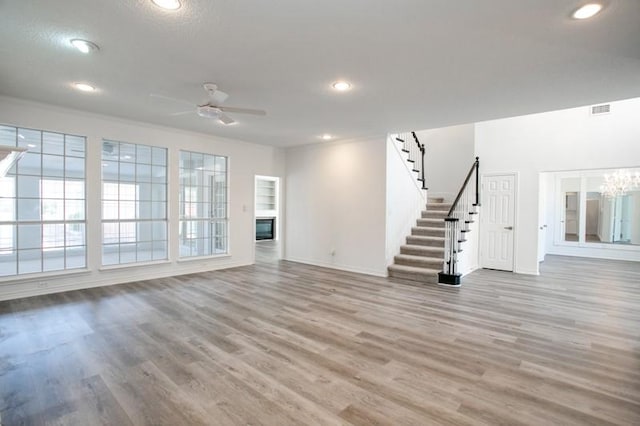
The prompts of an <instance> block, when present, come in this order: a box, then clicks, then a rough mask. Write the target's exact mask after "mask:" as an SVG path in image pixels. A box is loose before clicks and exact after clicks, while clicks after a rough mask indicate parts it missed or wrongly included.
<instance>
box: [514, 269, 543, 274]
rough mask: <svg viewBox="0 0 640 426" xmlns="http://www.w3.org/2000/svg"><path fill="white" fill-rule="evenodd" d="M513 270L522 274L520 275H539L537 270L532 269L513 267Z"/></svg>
mask: <svg viewBox="0 0 640 426" xmlns="http://www.w3.org/2000/svg"><path fill="white" fill-rule="evenodd" d="M513 272H514V273H515V274H522V275H540V272H539V271H533V270H527V269H515V270H514V271H513Z"/></svg>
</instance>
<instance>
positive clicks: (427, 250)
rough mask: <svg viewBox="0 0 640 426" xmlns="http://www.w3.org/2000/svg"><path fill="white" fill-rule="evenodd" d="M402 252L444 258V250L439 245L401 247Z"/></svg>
mask: <svg viewBox="0 0 640 426" xmlns="http://www.w3.org/2000/svg"><path fill="white" fill-rule="evenodd" d="M400 254H410V255H413V256H427V257H438V258H440V257H442V258H444V250H443V249H442V248H438V247H427V246H418V247H400Z"/></svg>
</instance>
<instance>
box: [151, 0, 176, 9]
mask: <svg viewBox="0 0 640 426" xmlns="http://www.w3.org/2000/svg"><path fill="white" fill-rule="evenodd" d="M151 1H152V2H153V4H155V5H156V6H158V7H161V8H163V9H167V10H178V9H180V6H182V5H181V4H180V1H179V0H151Z"/></svg>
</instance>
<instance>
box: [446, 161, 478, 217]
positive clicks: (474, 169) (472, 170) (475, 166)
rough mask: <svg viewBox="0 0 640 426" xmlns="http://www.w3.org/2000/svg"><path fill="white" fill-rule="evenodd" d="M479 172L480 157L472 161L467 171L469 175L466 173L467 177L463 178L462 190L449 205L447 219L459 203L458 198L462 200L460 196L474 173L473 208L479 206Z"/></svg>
mask: <svg viewBox="0 0 640 426" xmlns="http://www.w3.org/2000/svg"><path fill="white" fill-rule="evenodd" d="M479 170H480V157H476V161H474V162H473V164H472V165H471V169H469V173H467V177H466V178H465V180H464V183H463V184H462V188H460V191H459V192H458V195H457V196H456V199H455V201H454V202H453V204H452V205H451V208H450V209H449V213H448V214H447V217H452V215H453V212H454V211H455V209H456V207H457V206H458V202H459V201H460V198H462V194H463V193H464V190H465V189H467V185H468V184H469V180H470V179H471V175H473V172H474V171H475V172H476V202H475V203H473V205H474V206H479V205H480V178H479V176H480V174H479V173H478V171H479Z"/></svg>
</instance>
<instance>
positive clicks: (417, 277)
mask: <svg viewBox="0 0 640 426" xmlns="http://www.w3.org/2000/svg"><path fill="white" fill-rule="evenodd" d="M389 276H390V277H393V278H399V279H402V280H409V281H416V282H420V283H429V284H437V283H438V274H434V273H419V272H403V271H389Z"/></svg>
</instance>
